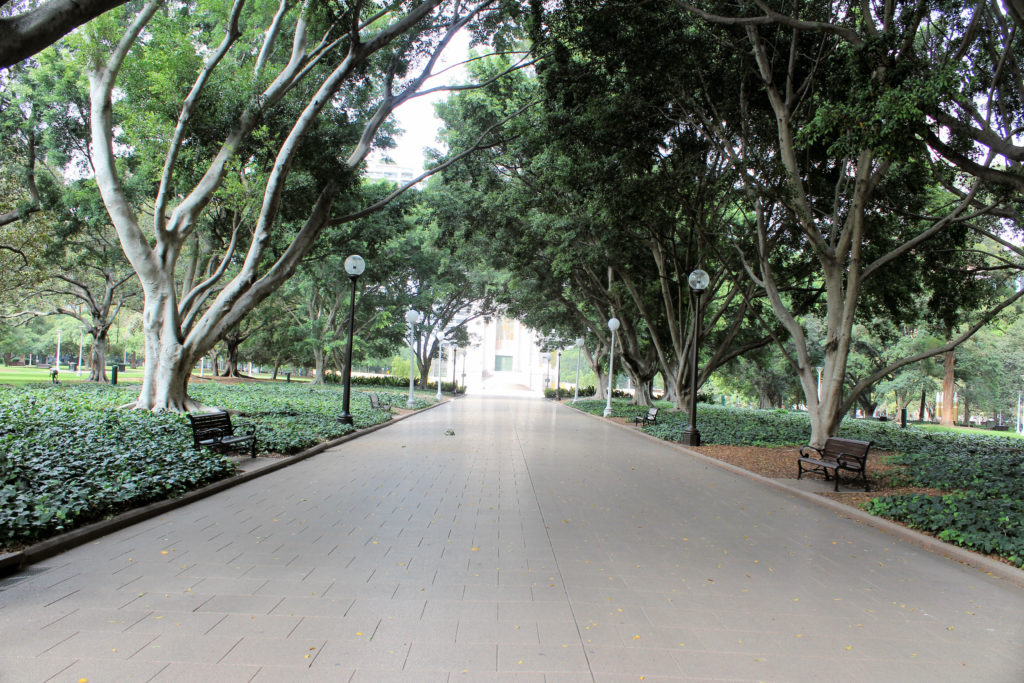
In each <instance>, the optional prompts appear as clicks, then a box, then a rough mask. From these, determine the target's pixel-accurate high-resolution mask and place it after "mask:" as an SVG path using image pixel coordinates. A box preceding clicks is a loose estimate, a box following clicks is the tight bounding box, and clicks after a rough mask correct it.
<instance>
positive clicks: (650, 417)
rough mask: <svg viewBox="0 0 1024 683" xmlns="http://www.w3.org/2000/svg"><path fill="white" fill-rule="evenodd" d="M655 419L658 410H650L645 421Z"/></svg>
mask: <svg viewBox="0 0 1024 683" xmlns="http://www.w3.org/2000/svg"><path fill="white" fill-rule="evenodd" d="M656 417H658V409H657V408H651V409H650V410H648V411H647V419H648V420H652V419H654V418H656Z"/></svg>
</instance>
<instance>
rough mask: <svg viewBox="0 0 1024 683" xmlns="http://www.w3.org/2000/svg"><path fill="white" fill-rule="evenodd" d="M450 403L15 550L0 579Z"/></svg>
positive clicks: (0, 560) (5, 559) (1, 563)
mask: <svg viewBox="0 0 1024 683" xmlns="http://www.w3.org/2000/svg"><path fill="white" fill-rule="evenodd" d="M450 400H451V399H446V400H444V401H441V402H440V403H434V404H432V405H429V406H427V407H426V408H421V409H420V410H417V411H415V412H412V413H406V414H405V415H398V416H394V417H392V418H391V419H390V420H386V421H384V422H380V423H378V424H375V425H370V426H369V427H366V428H365V429H357V430H356V431H354V432H351V433H349V434H346V435H344V436H339V437H338V438H337V439H333V440H331V441H324V442H323V443H318V444H317V445H315V446H313V447H311V448H308V449H306V450H304V451H302V452H301V453H296V454H295V455H289V456H285V457H283V458H281V459H280V460H278V461H277V462H274V463H271V464H269V465H264V466H263V467H259V468H257V469H254V470H250V471H248V472H244V471H243V472H240V473H238V474H236V475H234V476H232V477H228V478H227V479H221V480H219V481H215V482H213V483H212V484H207V485H206V486H203V487H202V488H198V489H193V490H191V491H187V492H185V493H183V494H182V495H180V496H178V497H177V498H168V499H167V500H160V501H157V502H155V503H150V504H149V505H144V506H142V507H139V508H134V509H132V510H128V511H127V512H122V513H121V514H119V515H115V516H113V517H110V518H108V519H102V520H100V521H98V522H93V523H91V524H87V525H85V526H83V527H79V528H77V529H72V530H71V531H68V532H66V533H63V534H60V535H59V536H54V537H52V538H48V539H46V540H45V541H40V542H39V543H35V544H33V545H30V546H29V547H27V548H25V549H24V550H19V551H17V552H13V553H3V554H0V577H3V576H7V575H9V574H13V573H14V572H17V571H20V570H21V569H24V568H25V567H27V566H29V565H31V564H34V563H36V562H39V561H41V560H45V559H47V558H50V557H53V556H54V555H58V554H60V553H62V552H65V551H67V550H71V549H72V548H75V547H77V546H80V545H83V544H85V543H88V542H89V541H93V540H95V539H97V538H100V537H102V536H106V535H107V534H110V533H113V532H114V531H119V530H120V529H124V528H125V527H129V526H131V525H132V524H137V523H138V522H143V521H145V520H147V519H152V518H153V517H157V516H159V515H162V514H163V513H165V512H170V511H171V510H176V509H177V508H180V507H184V506H185V505H188V504H190V503H194V502H196V501H197V500H201V499H203V498H206V497H208V496H212V495H213V494H215V493H220V492H221V491H224V490H227V489H229V488H232V487H235V486H238V485H239V484H244V483H246V482H249V481H252V480H253V479H256V478H258V477H262V476H263V475H265V474H270V473H271V472H276V471H277V470H279V469H282V468H284V467H288V466H289V465H294V464H295V463H297V462H299V461H301V460H306V459H307V458H311V457H313V456H314V455H318V454H320V453H322V452H324V451H326V450H327V449H328V448H334V447H335V446H340V445H342V444H344V443H347V442H349V441H352V440H353V439H358V438H359V437H361V436H365V435H367V434H372V433H373V432H376V431H378V430H380V429H384V428H385V427H387V426H389V425H393V424H395V423H397V422H401V421H402V420H405V419H408V418H410V417H413V416H415V415H420V414H422V413H425V412H427V411H428V410H432V409H433V408H436V407H438V406H442V405H445V404H446V403H448V402H449V401H450Z"/></svg>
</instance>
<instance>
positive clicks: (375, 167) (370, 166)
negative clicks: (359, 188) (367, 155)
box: [366, 159, 422, 185]
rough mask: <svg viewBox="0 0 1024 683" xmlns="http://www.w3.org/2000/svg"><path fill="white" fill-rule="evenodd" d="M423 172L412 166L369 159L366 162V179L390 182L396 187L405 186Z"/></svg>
mask: <svg viewBox="0 0 1024 683" xmlns="http://www.w3.org/2000/svg"><path fill="white" fill-rule="evenodd" d="M420 173H422V171H420V170H419V169H415V168H413V167H411V166H399V165H398V164H394V163H389V162H385V161H384V160H382V159H369V160H367V162H366V177H367V178H372V179H373V180H388V181H391V182H392V183H395V184H396V185H404V184H406V183H408V182H409V181H411V180H413V179H414V178H415V177H416V176H418V175H419V174H420Z"/></svg>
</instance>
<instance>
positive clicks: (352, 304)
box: [338, 275, 359, 425]
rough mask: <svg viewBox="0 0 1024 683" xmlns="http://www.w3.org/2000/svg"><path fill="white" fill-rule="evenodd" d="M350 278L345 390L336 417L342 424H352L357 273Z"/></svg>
mask: <svg viewBox="0 0 1024 683" xmlns="http://www.w3.org/2000/svg"><path fill="white" fill-rule="evenodd" d="M349 279H350V280H352V299H351V301H349V304H348V347H347V348H346V349H345V390H344V392H343V393H342V395H341V416H340V417H339V418H338V419H339V420H341V423H342V424H347V425H350V424H352V415H351V413H350V412H349V398H350V397H351V394H352V336H353V332H354V328H355V319H356V280H358V279H359V276H358V275H349Z"/></svg>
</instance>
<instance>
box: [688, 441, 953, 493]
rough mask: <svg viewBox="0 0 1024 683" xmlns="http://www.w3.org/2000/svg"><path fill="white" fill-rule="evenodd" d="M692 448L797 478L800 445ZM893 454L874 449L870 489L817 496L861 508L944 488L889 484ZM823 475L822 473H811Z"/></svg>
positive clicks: (764, 472)
mask: <svg viewBox="0 0 1024 683" xmlns="http://www.w3.org/2000/svg"><path fill="white" fill-rule="evenodd" d="M693 450H695V451H697V452H698V453H701V454H702V455H706V456H708V457H711V458H715V459H716V460H722V461H724V462H727V463H729V464H730V465H735V466H736V467H741V468H743V469H745V470H748V471H750V472H754V473H756V474H760V475H761V476H762V477H768V478H770V479H796V473H797V467H796V459H797V458H798V457H799V451H800V447H799V446H779V447H772V448H766V447H761V446H719V445H705V446H698V447H697V448H694V449H693ZM888 455H892V453H891V452H889V451H879V450H874V449H872V450H871V452H870V454H869V455H868V465H867V475H868V482H869V483H870V485H871V491H870V492H865V491H863V490H859V489H857V488H850V489H847V490H843V488H845V487H844V485H843V484H842V483H840V490H839V492H838V493H836V492H834V491H821V492H819V493H818V495H821V496H825V497H826V498H831V499H832V500H835V501H839V502H840V503H845V504H846V505H850V506H853V507H860V505H861V503H864V502H865V501H868V500H870V499H872V498H878V497H880V496H891V495H896V494H901V493H925V494H939V493H943V491H939V490H936V489H924V488H919V487H908V486H892V485H891V484H890V483H889V477H888V476H887V474H888V473H890V472H892V471H893V470H894V469H895V468H894V467H893V466H892V465H887V464H885V463H884V462H882V461H883V459H884V458H885V457H886V456H888ZM811 476H812V477H818V478H819V479H820V478H821V476H820V475H813V474H812V475H811Z"/></svg>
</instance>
